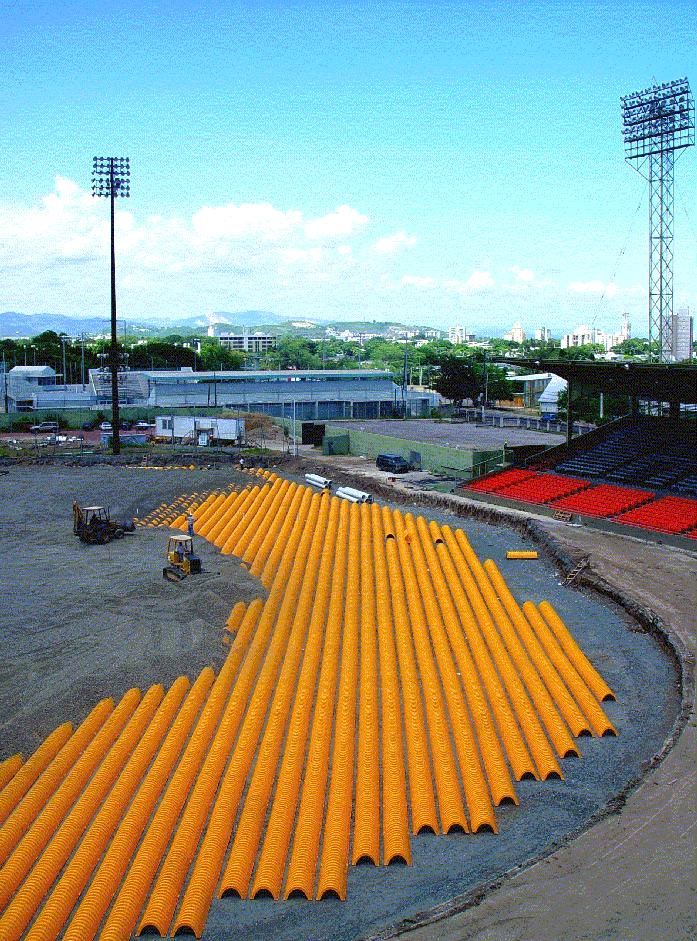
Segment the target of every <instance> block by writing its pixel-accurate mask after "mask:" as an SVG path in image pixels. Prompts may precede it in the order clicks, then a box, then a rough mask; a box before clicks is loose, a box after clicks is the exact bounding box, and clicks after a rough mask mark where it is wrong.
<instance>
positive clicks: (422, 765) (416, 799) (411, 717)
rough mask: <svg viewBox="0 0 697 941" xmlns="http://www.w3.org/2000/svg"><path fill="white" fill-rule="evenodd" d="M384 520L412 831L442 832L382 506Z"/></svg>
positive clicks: (387, 515) (390, 529)
mask: <svg viewBox="0 0 697 941" xmlns="http://www.w3.org/2000/svg"><path fill="white" fill-rule="evenodd" d="M382 523H383V529H384V533H385V542H384V546H385V558H386V561H387V572H388V576H389V582H390V592H391V595H392V617H393V625H394V632H395V642H396V648H397V660H398V662H399V673H400V678H401V687H402V700H403V702H404V731H405V737H406V744H407V769H408V771H409V804H410V807H411V831H412V833H422V832H429V833H438V831H439V826H438V814H437V811H436V798H435V794H434V793H433V784H432V781H433V773H432V769H431V761H430V756H429V752H428V742H427V739H426V723H425V719H424V711H423V703H422V701H421V691H420V687H419V675H418V672H417V670H416V662H415V660H414V650H413V648H412V646H411V628H410V624H409V614H408V612H407V602H406V598H405V591H404V580H403V573H402V569H401V566H400V564H399V558H398V554H397V544H396V543H397V541H396V537H395V533H394V525H393V521H392V513H391V511H390V508H389V507H387V506H383V507H382Z"/></svg>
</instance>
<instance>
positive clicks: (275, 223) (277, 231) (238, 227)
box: [191, 203, 302, 242]
mask: <svg viewBox="0 0 697 941" xmlns="http://www.w3.org/2000/svg"><path fill="white" fill-rule="evenodd" d="M301 222H302V213H301V212H298V211H297V210H289V211H288V212H282V211H281V210H279V209H275V208H274V207H273V206H272V205H271V204H270V203H243V204H242V205H240V206H236V205H235V204H234V203H229V204H228V205H227V206H204V207H203V208H202V209H199V210H198V212H196V213H194V215H193V216H192V219H191V223H192V226H193V230H194V232H195V233H196V234H197V235H199V236H201V238H203V239H209V240H214V239H246V238H254V239H260V240H262V241H269V242H277V241H280V240H281V239H283V238H285V237H286V236H288V235H289V234H290V233H291V232H293V230H295V229H297V228H298V226H299V225H300V224H301Z"/></svg>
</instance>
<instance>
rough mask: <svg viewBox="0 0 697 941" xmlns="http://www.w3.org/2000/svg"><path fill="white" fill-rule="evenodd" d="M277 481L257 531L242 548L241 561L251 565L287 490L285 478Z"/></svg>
mask: <svg viewBox="0 0 697 941" xmlns="http://www.w3.org/2000/svg"><path fill="white" fill-rule="evenodd" d="M277 483H278V486H276V484H274V488H275V489H274V493H273V498H272V500H271V501H270V502H269V503H267V505H266V512H265V513H264V516H263V517H262V519H261V520H260V521H259V524H258V526H257V531H256V532H255V533H254V534H253V535H252V538H251V540H250V542H249V545H248V546H247V548H246V549H245V550H244V553H243V554H242V557H241V558H242V561H243V562H247V563H248V564H249V565H251V563H252V562H253V561H254V559H255V558H256V556H257V553H258V552H259V549H260V547H261V545H262V543H263V541H264V539H265V538H266V534H267V533H268V531H269V528H270V526H271V524H272V523H273V521H274V520H275V519H276V516H277V514H278V511H279V508H280V507H281V506H282V504H283V498H284V496H285V495H286V493H287V491H288V486H289V484H288V481H287V480H282V481H280V482H277Z"/></svg>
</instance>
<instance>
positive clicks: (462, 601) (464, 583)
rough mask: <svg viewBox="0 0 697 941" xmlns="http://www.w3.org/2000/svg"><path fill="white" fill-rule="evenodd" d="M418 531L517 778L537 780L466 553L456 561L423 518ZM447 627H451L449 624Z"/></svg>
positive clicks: (487, 615) (492, 780)
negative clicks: (489, 641)
mask: <svg viewBox="0 0 697 941" xmlns="http://www.w3.org/2000/svg"><path fill="white" fill-rule="evenodd" d="M417 528H418V531H419V536H420V538H421V542H422V545H423V546H424V548H425V549H427V548H428V549H429V551H430V550H432V551H433V552H435V553H436V555H437V558H438V561H439V562H440V565H441V568H442V570H443V573H444V576H445V579H446V582H447V585H448V588H449V589H450V592H451V594H452V598H453V602H454V603H455V607H456V609H457V612H458V615H459V620H460V623H461V625H462V628H463V629H464V633H465V637H466V639H467V643H468V644H469V646H470V649H471V651H472V656H473V659H474V662H475V664H476V672H477V673H478V674H479V676H480V677H481V679H482V682H483V684H484V688H485V689H486V692H487V696H488V699H489V703H490V706H491V710H492V712H493V714H494V716H495V718H496V724H497V725H498V729H499V734H500V736H501V741H502V743H503V745H504V748H505V750H506V755H507V757H508V760H509V762H510V765H511V769H512V771H513V775H514V777H515V778H516V779H517V780H518V781H520V780H521V779H522V778H525V777H533V778H536V777H537V771H536V769H535V765H534V762H533V760H532V757H531V756H530V753H529V752H528V748H527V745H526V744H525V740H524V738H523V736H522V734H521V732H520V729H519V728H518V723H517V721H516V718H515V715H514V712H513V709H512V707H511V704H510V703H509V701H508V696H507V693H506V690H505V688H504V685H503V683H502V682H501V679H500V678H499V674H498V671H497V669H496V666H495V663H494V660H493V658H492V656H491V654H490V653H489V648H488V647H487V644H486V641H485V639H484V638H485V637H486V636H487V635H489V634H490V633H495V632H496V628H495V626H494V622H493V621H492V619H491V615H490V614H489V609H488V608H487V606H486V604H485V603H484V599H483V598H482V596H481V594H480V592H479V589H478V588H477V585H476V583H475V581H474V578H473V577H472V573H471V572H470V570H469V568H468V567H467V565H466V563H465V560H464V558H463V556H462V553H459V554H458V552H459V550H458V547H457V544H456V543H455V544H454V545H453V546H452V548H453V550H454V551H455V553H456V555H455V556H454V557H453V556H451V553H450V551H449V547H448V546H446V544H445V541H444V540H443V538H442V537H441V535H440V531H438V532H437V534H436V535H437V539H436V540H434V539H433V534H432V533H431V531H430V529H429V527H428V524H427V522H426V520H425V519H424V518H423V517H421V516H420V517H419V518H418V519H417ZM470 605H471V607H470ZM446 624H448V622H447V621H446ZM451 643H452V640H451ZM460 649H461V644H458V643H454V644H453V650H454V651H455V653H456V654H457V652H458V651H459V650H460ZM461 672H462V671H461ZM465 676H466V674H464V673H463V678H464V677H465ZM469 682H471V680H470V681H466V682H465V684H464V685H465V689H467V688H468V686H469ZM496 780H497V778H496V777H492V778H490V785H491V786H492V788H493V787H494V782H495V781H496ZM492 796H493V797H494V801H495V802H496V803H500V801H498V800H497V797H496V794H495V793H493V791H492Z"/></svg>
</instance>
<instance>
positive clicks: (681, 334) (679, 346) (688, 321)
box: [671, 307, 694, 363]
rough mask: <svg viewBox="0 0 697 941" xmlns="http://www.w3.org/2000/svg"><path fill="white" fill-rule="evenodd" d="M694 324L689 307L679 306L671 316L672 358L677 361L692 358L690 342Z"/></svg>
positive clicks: (692, 337) (691, 342)
mask: <svg viewBox="0 0 697 941" xmlns="http://www.w3.org/2000/svg"><path fill="white" fill-rule="evenodd" d="M693 330H694V324H693V320H692V317H691V316H690V308H689V307H681V308H680V310H676V311H675V313H674V314H673V317H672V331H671V333H672V337H673V348H672V351H671V352H672V354H673V359H674V360H675V362H677V363H681V362H683V360H686V359H692V344H693V341H694V333H693Z"/></svg>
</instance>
